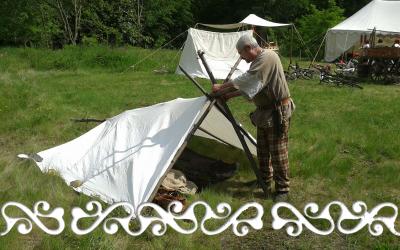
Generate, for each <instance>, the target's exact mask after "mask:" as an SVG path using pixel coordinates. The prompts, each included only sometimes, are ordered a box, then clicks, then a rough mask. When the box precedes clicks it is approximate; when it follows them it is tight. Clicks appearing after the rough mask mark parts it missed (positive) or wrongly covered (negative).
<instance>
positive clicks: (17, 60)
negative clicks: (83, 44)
mask: <svg viewBox="0 0 400 250" xmlns="http://www.w3.org/2000/svg"><path fill="white" fill-rule="evenodd" d="M152 52H153V51H150V50H143V49H137V48H116V49H110V48H105V47H94V48H93V47H92V48H79V47H77V48H73V47H67V48H66V49H64V50H60V51H49V50H41V49H14V48H2V49H0V206H1V204H3V203H4V202H7V201H18V202H20V203H23V204H25V205H27V206H30V207H31V206H33V204H34V203H35V202H36V201H39V200H46V201H48V202H49V203H50V204H51V205H52V206H61V207H63V208H64V209H65V211H66V217H65V221H66V222H70V221H71V218H70V215H69V214H70V210H71V208H72V207H74V206H80V207H82V208H83V207H84V205H85V204H86V202H88V201H90V200H91V198H90V197H86V196H84V195H79V194H77V193H76V192H74V191H73V190H72V189H71V188H70V187H68V186H67V185H66V184H65V183H64V182H63V180H62V179H61V178H59V177H57V176H49V175H45V174H42V173H41V172H40V170H39V168H37V167H36V166H35V165H34V164H33V163H31V162H26V161H21V160H18V159H17V158H16V155H17V154H18V153H22V152H39V151H42V150H44V149H47V148H50V147H53V146H56V145H59V144H61V143H64V142H66V141H69V140H71V139H73V138H75V137H77V136H79V135H81V134H82V133H84V132H86V131H88V130H89V129H91V128H92V127H94V126H95V125H96V124H84V123H80V124H77V123H74V122H71V121H70V119H71V118H83V117H95V118H107V117H112V116H114V115H117V114H119V113H121V112H122V111H124V110H127V109H134V108H138V107H143V106H148V105H152V104H156V103H159V102H163V101H167V100H171V99H175V98H177V97H183V98H189V97H196V96H199V95H200V93H199V91H198V90H197V89H196V88H195V87H194V86H193V85H192V84H191V83H190V82H189V81H188V80H187V79H186V78H185V77H183V76H178V75H175V74H173V71H174V70H175V67H176V65H177V62H178V60H179V55H178V54H177V51H168V50H163V51H160V52H159V53H156V54H155V55H154V56H152V57H151V58H150V59H148V60H146V61H144V62H143V63H141V64H139V65H136V66H135V67H131V66H132V65H135V64H136V63H137V62H139V61H140V60H141V59H143V58H144V57H145V56H147V55H149V54H150V53H152ZM283 61H284V63H285V64H286V63H287V60H286V59H284V60H283ZM160 68H163V69H167V70H168V71H169V72H170V73H166V74H156V73H154V72H153V69H160ZM201 82H202V84H203V85H204V87H205V88H207V89H209V88H210V86H209V83H208V82H207V81H205V80H203V81H201ZM363 86H364V89H363V90H359V89H352V88H347V87H343V88H336V87H328V86H322V85H319V83H318V82H317V81H316V80H315V81H301V80H298V81H295V82H293V83H291V85H290V89H291V94H292V96H293V99H294V101H295V103H296V106H297V109H296V111H295V114H294V116H293V119H292V126H291V130H290V164H291V165H290V168H291V176H292V178H291V183H292V192H291V203H292V204H293V205H294V206H296V207H297V208H298V209H299V210H302V209H303V207H304V205H305V204H307V203H309V202H316V203H317V204H319V205H320V206H322V207H324V206H325V205H326V204H327V203H329V202H330V201H333V200H339V201H342V202H344V203H345V204H346V205H347V206H348V207H350V206H351V205H352V204H353V203H354V202H355V201H359V200H360V201H364V202H366V203H367V205H368V208H372V207H374V206H376V205H378V204H379V203H382V202H392V203H394V204H396V205H400V189H399V183H400V174H399V171H400V155H399V153H400V98H399V96H400V87H399V86H383V85H373V84H369V83H365V84H364V85H363ZM229 105H230V107H231V109H232V111H233V113H234V115H235V116H236V118H237V119H238V120H239V121H240V122H241V123H242V124H244V126H245V127H246V129H248V130H249V131H250V132H251V133H252V134H255V129H254V127H253V126H252V125H251V124H250V122H249V119H248V113H249V112H250V111H251V110H252V109H253V106H252V104H251V103H248V102H246V101H245V100H243V99H240V98H238V99H235V100H233V101H230V102H229ZM191 147H193V148H195V149H196V150H197V151H200V152H203V153H208V154H209V155H211V156H214V157H217V158H220V159H224V160H227V161H239V162H240V169H239V173H238V174H237V175H236V176H235V177H234V178H232V179H230V180H228V181H226V182H224V183H220V184H218V185H214V186H210V187H209V188H208V189H206V190H204V191H203V192H201V193H199V194H196V195H195V196H193V197H190V198H189V200H190V201H195V200H205V201H207V202H208V203H209V204H210V205H213V206H214V207H215V205H216V204H218V203H219V202H228V203H230V204H231V205H232V206H233V208H234V209H236V208H238V207H240V206H241V205H243V204H244V203H245V202H247V201H253V200H255V201H257V202H259V203H260V204H262V205H263V206H264V210H265V216H264V218H263V221H264V227H263V229H262V230H259V231H254V230H253V231H251V233H249V235H247V236H245V237H242V238H239V237H236V236H235V235H234V234H233V233H232V232H231V231H230V230H227V231H226V232H224V233H222V234H220V235H217V236H212V237H210V236H206V235H204V234H202V233H201V232H200V231H199V232H196V233H194V234H192V235H186V236H185V235H180V234H178V233H175V232H173V231H172V230H168V231H167V234H166V235H165V236H163V237H155V236H153V235H152V234H151V232H147V233H144V234H142V235H141V236H139V237H131V236H129V235H127V234H126V233H125V232H123V231H121V230H120V231H119V232H118V233H117V234H116V235H107V234H105V233H104V232H102V231H101V230H100V229H97V230H96V231H94V232H93V233H91V234H89V235H86V236H76V235H75V234H73V233H72V231H71V230H70V229H69V227H68V225H67V227H66V230H65V231H64V232H63V233H62V234H61V235H59V236H49V235H46V234H45V233H43V232H42V231H41V230H40V229H38V228H37V227H36V228H34V230H33V231H32V232H31V233H30V234H28V235H20V234H19V233H18V232H17V231H16V230H15V228H14V229H13V231H12V232H11V233H9V234H8V235H7V236H4V237H0V249H76V248H80V249H133V248H141V249H153V248H155V249H164V248H167V249H189V248H194V249H211V248H212V249H238V248H241V249H259V248H268V249H269V248H271V249H287V248H290V249H292V248H294V249H309V248H314V249H321V248H328V249H337V248H339V249H342V248H350V249H364V248H369V249H371V248H372V249H398V248H399V245H400V238H399V237H396V236H394V235H392V234H390V233H388V230H387V229H386V228H385V232H384V234H383V235H382V236H379V237H373V236H371V235H370V234H369V233H368V230H366V229H364V230H362V231H361V232H358V233H356V234H354V235H343V234H340V233H339V232H337V231H336V232H335V233H332V234H331V235H329V236H317V235H315V234H312V233H311V232H309V231H307V230H305V232H304V233H303V234H301V235H300V236H299V237H289V236H287V235H286V232H285V231H284V230H280V231H274V230H273V229H272V228H271V219H272V218H271V214H270V212H269V211H270V209H271V207H272V205H273V203H272V201H270V200H263V199H262V198H260V193H261V191H260V190H256V191H255V190H252V189H250V188H249V187H246V186H245V185H243V183H244V182H247V181H250V180H253V179H254V177H253V174H252V173H251V171H250V167H249V166H248V163H247V161H246V160H245V157H244V155H243V154H236V153H235V154H233V153H231V152H222V151H221V150H219V153H216V152H215V151H213V150H210V147H203V146H202V145H201V144H199V143H196V142H194V143H192V144H191ZM336 212H338V211H336ZM387 212H388V213H389V212H390V211H387ZM0 218H1V217H0ZM398 222H399V219H397V230H398V231H400V229H399V228H400V227H399V223H398ZM3 230H4V221H3V219H0V231H3Z"/></svg>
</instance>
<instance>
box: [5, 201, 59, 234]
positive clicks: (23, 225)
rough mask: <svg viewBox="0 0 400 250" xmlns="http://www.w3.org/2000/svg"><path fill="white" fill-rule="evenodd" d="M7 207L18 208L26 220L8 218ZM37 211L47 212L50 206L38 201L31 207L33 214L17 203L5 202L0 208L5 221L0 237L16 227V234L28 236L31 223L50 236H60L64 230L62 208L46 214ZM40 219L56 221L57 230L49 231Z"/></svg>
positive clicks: (22, 218)
mask: <svg viewBox="0 0 400 250" xmlns="http://www.w3.org/2000/svg"><path fill="white" fill-rule="evenodd" d="M9 207H16V208H19V209H20V210H21V211H22V212H24V213H25V214H26V215H27V216H28V218H29V219H28V218H26V217H10V216H8V215H7V214H6V209H7V208H9ZM39 209H42V210H43V211H49V209H50V205H49V203H48V202H46V201H38V202H36V203H35V205H34V206H33V212H32V211H31V210H30V209H29V208H28V207H26V206H25V205H23V204H21V203H18V202H13V201H11V202H7V203H5V204H4V205H3V207H2V208H1V215H2V216H3V218H4V220H5V221H6V230H5V231H4V232H0V236H4V235H6V234H8V233H9V232H10V230H11V229H12V228H13V227H14V226H15V225H17V229H18V232H19V233H21V234H28V233H29V232H30V231H32V221H33V222H34V223H35V224H36V225H37V226H38V227H39V228H40V229H42V230H43V231H44V232H46V233H48V234H51V235H57V234H60V233H61V232H62V231H63V230H64V228H65V223H64V218H63V216H64V209H63V208H59V207H58V208H55V209H54V210H53V211H52V212H49V213H48V214H43V213H41V212H40V211H39ZM40 217H44V218H53V219H55V220H57V223H58V225H57V228H56V229H50V228H48V227H47V226H46V225H44V224H43V222H42V221H41V220H40V219H39V218H40Z"/></svg>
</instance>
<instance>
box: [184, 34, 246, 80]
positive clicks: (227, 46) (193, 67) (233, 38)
mask: <svg viewBox="0 0 400 250" xmlns="http://www.w3.org/2000/svg"><path fill="white" fill-rule="evenodd" d="M244 34H250V35H251V34H252V31H251V30H247V31H240V32H225V33H221V32H211V31H205V30H198V29H193V28H190V29H189V30H188V35H187V38H186V42H185V45H184V48H183V52H182V55H181V58H180V60H179V65H182V67H183V68H184V70H185V71H187V72H188V73H189V75H191V76H193V77H200V78H206V79H208V74H207V72H206V70H205V68H204V66H203V64H202V63H201V62H200V59H199V58H198V56H197V51H198V50H203V51H205V52H206V53H205V55H204V56H205V58H206V60H207V62H208V64H209V67H210V68H211V70H212V72H213V73H214V77H215V78H216V79H225V77H226V76H227V75H228V73H229V72H230V71H231V68H232V67H233V66H234V65H235V63H236V61H237V60H238V59H239V54H238V53H237V51H236V42H237V40H238V39H239V38H240V37H241V36H242V35H244ZM249 67H250V64H248V63H246V62H245V61H243V60H242V61H241V62H240V63H239V65H238V67H237V70H236V71H235V72H234V73H233V75H232V77H233V78H235V77H237V76H238V75H240V74H242V73H244V72H246V71H247V70H248V69H249ZM176 73H177V74H183V72H182V71H181V70H180V69H179V67H177V69H176Z"/></svg>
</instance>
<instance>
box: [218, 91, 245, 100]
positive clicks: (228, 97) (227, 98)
mask: <svg viewBox="0 0 400 250" xmlns="http://www.w3.org/2000/svg"><path fill="white" fill-rule="evenodd" d="M241 95H242V92H240V90H235V91H232V92H230V93H227V94H225V95H223V98H224V99H225V101H227V100H229V99H231V98H233V97H237V96H241Z"/></svg>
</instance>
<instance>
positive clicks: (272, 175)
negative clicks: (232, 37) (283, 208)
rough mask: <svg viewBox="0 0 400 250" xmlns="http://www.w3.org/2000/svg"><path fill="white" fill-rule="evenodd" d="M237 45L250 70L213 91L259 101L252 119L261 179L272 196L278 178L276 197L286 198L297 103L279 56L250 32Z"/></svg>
mask: <svg viewBox="0 0 400 250" xmlns="http://www.w3.org/2000/svg"><path fill="white" fill-rule="evenodd" d="M236 49H237V51H238V53H239V55H240V56H241V58H242V59H244V60H246V62H248V63H249V62H251V65H250V68H249V70H248V71H247V72H245V73H244V74H242V75H240V76H239V77H237V78H236V79H234V80H232V81H230V82H227V83H224V84H215V85H214V86H213V88H212V91H213V93H214V95H221V96H222V97H223V98H224V99H225V100H228V99H230V98H232V97H235V96H240V95H243V96H245V97H246V98H247V99H249V100H251V101H252V102H253V103H254V104H255V105H256V107H257V108H256V110H255V111H254V112H253V113H251V114H250V119H251V121H252V123H253V125H255V126H256V127H257V158H258V161H259V165H260V172H261V173H262V179H263V180H264V181H265V183H266V186H267V188H268V191H269V194H268V196H270V197H272V191H271V184H272V180H274V181H275V195H274V200H275V201H285V200H287V199H288V192H289V160H288V129H289V122H290V117H291V114H292V111H293V110H294V108H295V106H294V103H293V101H292V100H291V98H290V93H289V87H288V84H287V82H286V79H285V74H284V72H283V67H282V64H281V61H280V59H279V56H278V55H277V54H276V53H275V52H273V51H271V50H265V49H262V48H261V47H260V46H259V45H258V44H257V41H256V40H255V39H254V38H253V37H252V36H249V35H244V36H242V37H241V38H240V39H239V40H238V42H237V44H236Z"/></svg>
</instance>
